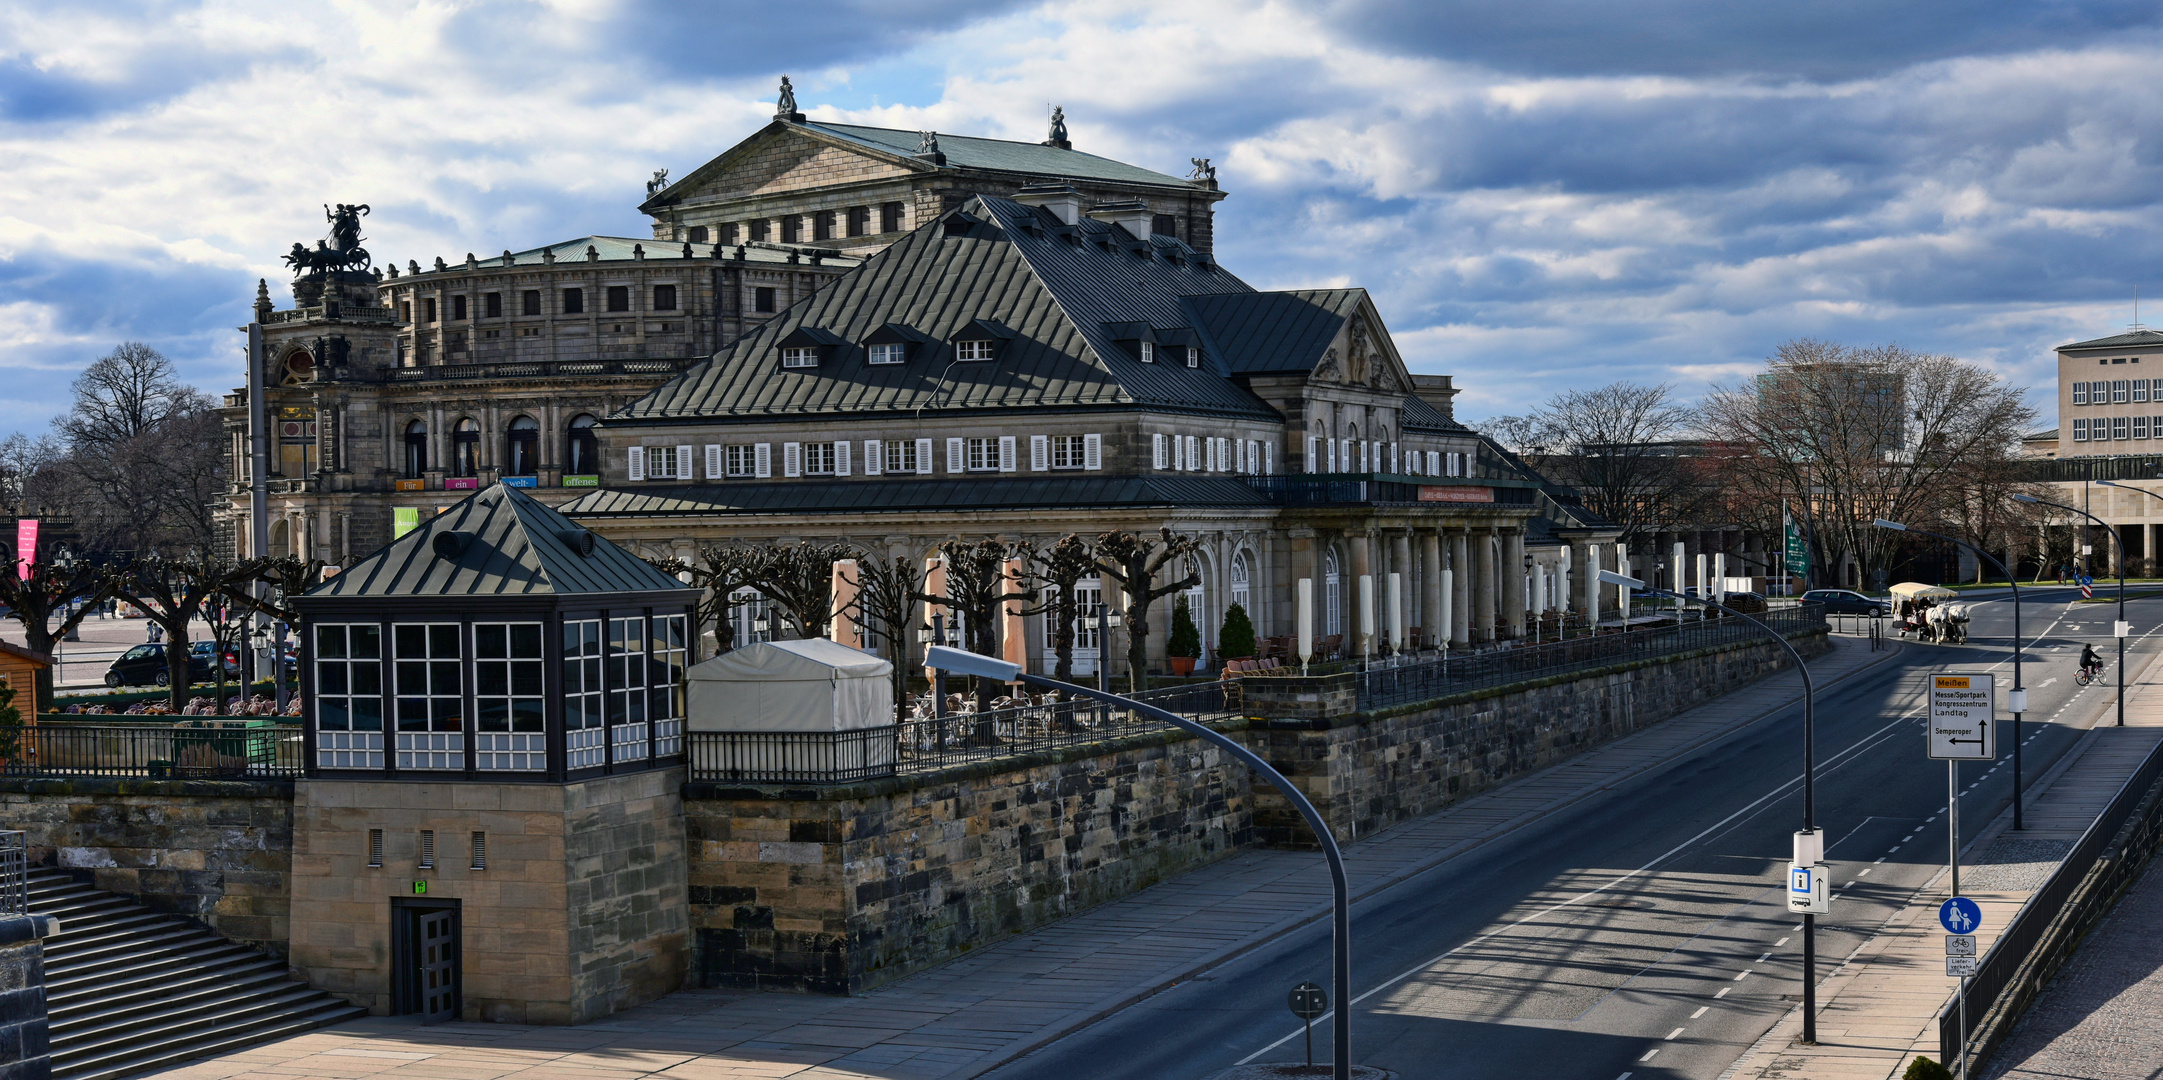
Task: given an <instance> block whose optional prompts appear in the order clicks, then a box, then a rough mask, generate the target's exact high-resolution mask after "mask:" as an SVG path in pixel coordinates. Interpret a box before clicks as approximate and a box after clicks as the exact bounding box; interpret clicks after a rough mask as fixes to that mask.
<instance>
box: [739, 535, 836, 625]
mask: <svg viewBox="0 0 2163 1080" xmlns="http://www.w3.org/2000/svg"><path fill="white" fill-rule="evenodd" d="M858 554H860V553H859V552H858V551H857V549H856V547H855V546H854V545H852V544H844V543H834V544H812V543H803V544H791V545H789V546H787V547H774V548H767V549H765V550H764V551H763V552H762V553H761V554H760V556H759V557H758V558H757V560H756V562H755V564H754V566H753V568H752V571H751V585H752V587H754V588H756V589H758V591H759V592H760V593H762V594H764V595H765V597H766V598H767V599H768V600H771V601H773V604H774V607H775V608H776V609H778V610H779V611H780V612H781V614H782V616H783V617H784V618H786V619H788V621H789V625H790V626H791V627H793V628H794V629H795V631H796V636H797V637H798V638H818V637H826V636H828V635H829V634H831V633H832V632H833V619H834V564H835V563H837V562H840V561H841V560H843V559H853V558H856V557H857V555H858Z"/></svg>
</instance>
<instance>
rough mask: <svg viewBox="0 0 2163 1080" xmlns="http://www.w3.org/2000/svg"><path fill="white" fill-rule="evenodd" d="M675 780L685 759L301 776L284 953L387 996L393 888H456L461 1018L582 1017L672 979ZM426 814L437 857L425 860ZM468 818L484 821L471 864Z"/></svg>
mask: <svg viewBox="0 0 2163 1080" xmlns="http://www.w3.org/2000/svg"><path fill="white" fill-rule="evenodd" d="M682 784H683V770H681V769H656V770H653V771H650V772H644V773H633V774H629V775H626V776H617V777H608V778H604V779H599V780H592V781H587V782H585V783H579V784H568V785H555V784H518V783H466V782H457V781H450V782H426V781H416V782H410V783H376V782H357V781H350V780H332V781H323V780H302V781H298V782H297V783H296V785H295V793H294V851H293V926H294V932H293V950H292V963H293V968H294V970H295V971H297V972H299V973H300V974H302V975H303V976H304V977H306V978H307V980H308V982H309V985H311V986H315V987H317V988H319V989H323V990H329V991H331V992H332V993H336V994H339V995H341V996H343V997H346V998H347V999H349V1000H351V1001H353V1002H355V1003H356V1004H359V1005H363V1006H366V1007H367V1008H368V1009H369V1010H370V1011H372V1012H375V1013H378V1014H382V1013H387V1012H389V1011H390V1010H391V1009H392V1008H393V1006H394V1000H395V988H394V987H393V986H392V975H393V970H392V966H393V965H392V959H393V958H392V955H391V940H392V931H391V919H392V914H393V912H392V907H393V905H392V903H391V901H392V900H393V899H420V898H421V897H422V896H423V895H425V897H426V898H427V899H430V900H456V901H458V903H459V921H460V933H461V939H460V947H461V953H462V955H461V961H462V977H463V987H462V989H463V1000H464V1012H465V1016H466V1017H467V1018H468V1019H477V1020H492V1021H501V1022H506V1023H542V1024H568V1023H577V1022H580V1021H583V1020H590V1019H594V1018H596V1017H599V1016H603V1015H606V1014H607V1013H609V1012H612V1011H615V1010H617V1009H621V1008H626V1007H629V1006H631V1005H635V1004H639V1003H641V1002H644V1001H650V1000H653V999H654V998H657V997H660V996H661V995H663V994H666V993H668V992H670V991H673V990H676V989H678V988H680V987H681V986H682V985H683V983H684V972H685V958H686V955H687V951H688V949H687V942H686V940H685V937H686V919H685V907H684V877H683V875H684V871H683V866H684V850H683V841H682V839H681V838H682V836H683V815H682V800H681V796H680V795H679V794H678V792H679V789H680V788H681V786H682ZM371 829H382V830H383V834H384V852H383V856H384V857H383V865H381V866H370V865H368V863H369V858H368V856H369V851H368V844H369V831H370V830H371ZM424 829H425V830H431V831H433V832H434V834H435V866H434V867H432V868H423V867H422V866H421V865H420V862H421V832H422V830H424ZM475 832H481V833H484V834H486V855H487V858H486V865H485V868H483V869H478V870H477V869H474V868H473V861H474V860H473V858H472V834H473V833H475ZM417 880H420V881H426V882H427V892H426V893H425V894H416V893H415V892H414V891H413V883H414V882H415V881H417Z"/></svg>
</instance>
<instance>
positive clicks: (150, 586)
mask: <svg viewBox="0 0 2163 1080" xmlns="http://www.w3.org/2000/svg"><path fill="white" fill-rule="evenodd" d="M263 571H264V566H263V564H262V560H256V559H250V560H248V561H246V562H243V563H239V564H233V563H227V562H223V561H221V560H217V559H204V558H200V557H190V558H165V557H163V556H159V555H143V556H138V557H136V558H134V559H130V560H128V561H127V562H125V563H122V564H120V565H119V566H117V567H114V568H111V569H109V570H108V571H107V572H106V586H105V587H106V589H107V590H109V591H110V592H111V593H112V594H113V595H115V596H118V597H120V598H121V599H123V600H126V601H127V602H129V603H131V604H134V605H135V606H136V607H139V608H142V609H143V614H144V615H145V616H147V617H148V618H149V619H150V621H151V622H154V623H156V624H157V625H158V627H159V628H160V629H162V630H164V631H165V673H166V678H165V685H166V686H167V687H168V689H169V692H170V699H171V702H172V708H173V711H174V712H176V713H177V712H179V711H180V710H181V708H182V707H183V706H184V705H186V703H187V700H188V684H189V679H188V624H189V623H191V622H193V621H195V620H196V619H197V618H200V617H201V616H202V614H203V610H204V607H205V605H206V604H207V603H208V602H209V601H210V600H211V598H212V597H216V596H219V595H235V594H234V593H233V591H232V590H233V587H234V586H236V585H240V584H242V583H245V582H252V581H255V580H257V579H258V577H260V575H261V574H262V573H263ZM281 662H282V658H277V659H274V660H273V661H272V664H273V666H274V667H275V666H277V665H278V664H280V663H281Z"/></svg>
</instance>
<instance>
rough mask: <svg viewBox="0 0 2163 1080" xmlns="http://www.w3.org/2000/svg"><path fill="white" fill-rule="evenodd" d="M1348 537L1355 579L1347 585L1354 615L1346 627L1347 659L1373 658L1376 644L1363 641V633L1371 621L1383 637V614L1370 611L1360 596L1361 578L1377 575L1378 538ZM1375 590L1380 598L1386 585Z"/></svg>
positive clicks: (1362, 534)
mask: <svg viewBox="0 0 2163 1080" xmlns="http://www.w3.org/2000/svg"><path fill="white" fill-rule="evenodd" d="M1344 538H1345V540H1346V542H1347V546H1349V547H1350V548H1351V549H1352V567H1351V570H1352V572H1351V575H1350V577H1351V580H1349V581H1346V582H1344V597H1345V607H1346V608H1347V609H1348V610H1349V611H1350V612H1351V615H1352V618H1351V620H1350V621H1349V622H1348V623H1347V624H1346V625H1345V628H1344V644H1345V650H1344V651H1345V655H1346V656H1355V657H1362V658H1364V657H1367V656H1370V655H1373V651H1374V644H1375V643H1374V642H1373V641H1371V640H1362V638H1361V635H1360V630H1361V629H1362V628H1364V627H1366V626H1367V625H1368V624H1369V623H1370V621H1371V622H1372V624H1373V626H1374V628H1375V633H1376V634H1378V635H1379V634H1380V633H1381V631H1382V620H1381V618H1380V613H1379V612H1373V611H1369V610H1367V605H1366V604H1365V603H1364V602H1363V598H1362V597H1361V596H1360V595H1359V593H1360V589H1359V581H1360V579H1361V578H1364V577H1371V576H1373V574H1374V535H1373V534H1372V533H1370V532H1356V533H1354V532H1348V533H1346V534H1345V536H1344ZM1373 588H1374V592H1375V596H1376V597H1380V596H1381V594H1382V583H1381V582H1379V581H1378V582H1375V584H1374V586H1373Z"/></svg>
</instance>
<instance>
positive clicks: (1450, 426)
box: [1397, 394, 1472, 435]
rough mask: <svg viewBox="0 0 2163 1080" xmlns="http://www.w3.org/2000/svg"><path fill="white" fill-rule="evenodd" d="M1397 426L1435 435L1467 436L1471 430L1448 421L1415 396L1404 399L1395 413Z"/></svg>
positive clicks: (1425, 400)
mask: <svg viewBox="0 0 2163 1080" xmlns="http://www.w3.org/2000/svg"><path fill="white" fill-rule="evenodd" d="M1397 426H1398V427H1399V428H1401V429H1403V430H1405V431H1424V432H1427V433H1429V434H1435V435H1443V434H1448V435H1469V434H1471V433H1472V429H1471V428H1468V427H1466V426H1464V425H1463V424H1460V423H1458V422H1457V421H1455V420H1452V419H1450V418H1449V417H1448V416H1446V415H1444V414H1443V412H1442V410H1440V409H1437V408H1435V407H1434V406H1433V405H1432V404H1430V403H1428V401H1427V399H1426V398H1423V397H1420V396H1418V395H1416V394H1414V395H1411V396H1408V397H1406V398H1405V399H1404V404H1403V405H1402V406H1400V407H1399V411H1398V413H1397Z"/></svg>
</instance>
